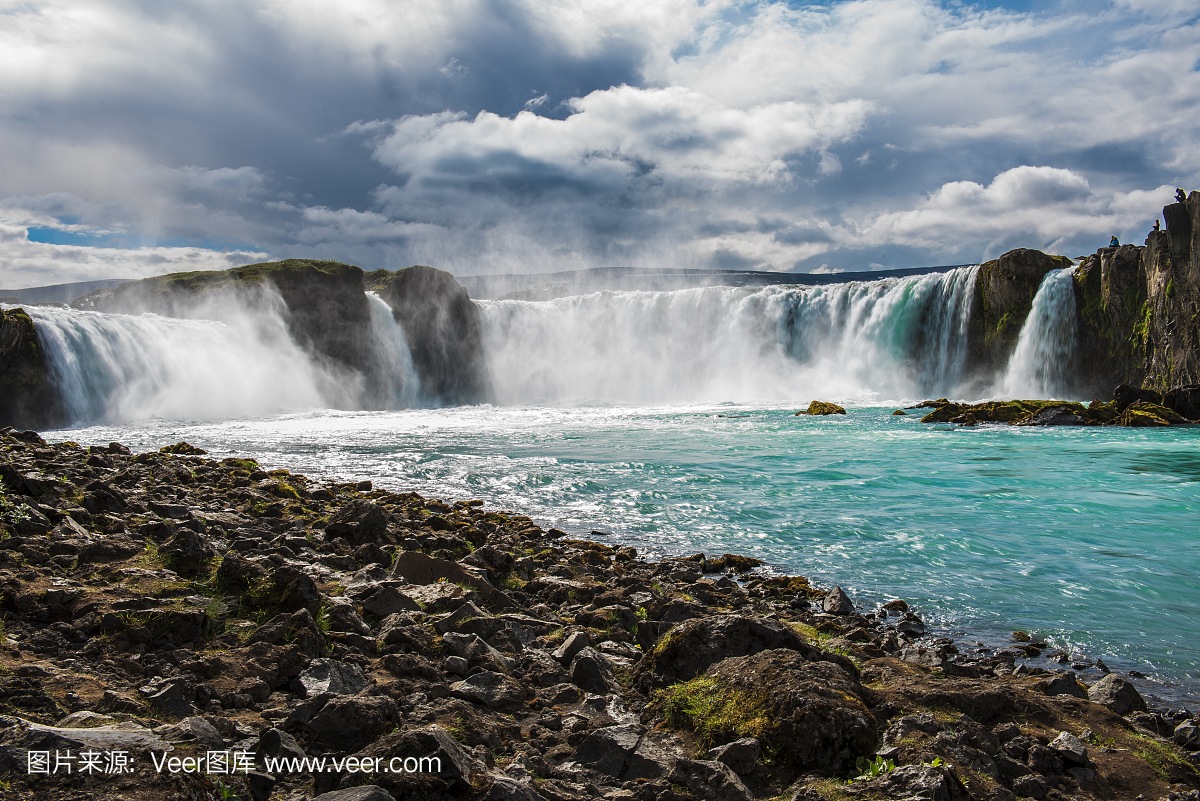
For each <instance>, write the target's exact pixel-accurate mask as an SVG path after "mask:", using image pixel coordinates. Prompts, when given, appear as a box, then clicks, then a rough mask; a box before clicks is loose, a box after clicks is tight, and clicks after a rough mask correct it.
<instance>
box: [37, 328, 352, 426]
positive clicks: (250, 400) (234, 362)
mask: <svg viewBox="0 0 1200 801" xmlns="http://www.w3.org/2000/svg"><path fill="white" fill-rule="evenodd" d="M26 311H27V312H28V313H29V316H30V317H31V318H32V319H33V321H34V323H35V325H36V326H37V331H38V337H39V340H40V342H41V343H42V346H43V348H44V349H45V352H46V356H47V360H48V362H49V365H50V370H51V374H52V376H53V379H54V381H55V383H56V385H57V387H58V389H59V391H60V392H61V393H62V397H63V401H64V404H65V406H66V408H67V411H68V414H69V415H70V417H71V419H72V421H73V423H75V424H87V423H94V422H100V421H105V422H125V421H131V420H138V419H145V418H150V417H163V418H168V419H187V420H195V419H227V418H236V417H252V416H257V415H264V414H273V413H278V412H284V411H293V410H299V409H309V408H315V407H321V406H325V405H328V404H329V401H330V400H331V398H330V397H329V389H328V388H329V387H330V386H331V385H333V384H335V383H336V382H337V377H335V376H331V375H329V374H328V373H325V372H323V371H322V370H321V369H319V368H317V367H316V366H314V365H313V364H312V363H311V361H310V360H309V359H308V357H307V356H306V355H305V354H304V352H303V351H301V350H300V348H299V347H297V346H296V345H295V344H294V343H293V342H292V341H291V339H290V338H289V337H288V335H287V333H286V329H285V327H284V325H283V323H282V322H281V321H280V320H279V319H278V317H275V316H273V315H270V314H265V313H262V312H260V313H258V314H256V315H235V314H233V313H232V312H231V313H230V314H229V315H228V319H227V320H226V321H224V322H217V321H213V320H197V319H177V318H170V317H159V316H157V315H153V314H143V315H128V314H102V313H99V312H89V311H77V310H74V309H65V308H55V307H48V306H30V307H27V308H26Z"/></svg>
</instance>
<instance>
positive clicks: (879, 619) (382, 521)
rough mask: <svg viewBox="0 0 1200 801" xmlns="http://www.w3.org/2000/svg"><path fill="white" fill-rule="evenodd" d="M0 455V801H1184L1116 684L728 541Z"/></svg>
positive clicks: (55, 447) (1164, 734)
mask: <svg viewBox="0 0 1200 801" xmlns="http://www.w3.org/2000/svg"><path fill="white" fill-rule="evenodd" d="M0 479H2V483H0V614H2V616H3V622H2V624H0V797H3V798H5V799H21V800H22V801H24V800H25V799H39V801H40V800H41V799H48V800H50V801H56V800H59V799H63V800H65V799H84V798H95V797H97V796H99V795H109V796H111V797H114V798H129V799H156V801H158V800H159V799H164V798H166V799H208V798H223V799H232V798H240V799H242V800H243V801H249V800H250V799H255V800H256V801H266V799H274V800H275V801H283V800H284V799H288V800H290V801H299V799H311V798H318V797H319V798H321V799H322V800H323V801H350V799H357V801H386V799H388V798H392V799H396V800H397V801H402V800H403V799H443V798H444V799H460V798H461V799H480V800H483V799H490V800H491V801H502V800H503V799H512V800H513V801H531V800H533V801H536V800H537V799H544V801H572V800H573V799H593V798H603V799H614V800H616V799H629V800H630V801H635V800H636V801H641V800H642V799H645V801H677V800H678V801H684V800H685V799H722V800H727V801H750V800H751V799H755V800H758V799H762V800H764V801H765V800H766V799H771V800H772V801H777V800H779V799H782V800H783V801H793V800H796V801H817V800H818V799H826V800H827V801H835V800H836V799H850V798H856V799H864V800H866V799H892V798H923V799H939V800H940V801H957V800H958V799H1013V798H1037V799H1042V798H1046V799H1068V798H1070V799H1074V798H1080V799H1092V798H1094V799H1102V798H1103V799H1124V798H1128V799H1134V798H1146V799H1160V798H1170V799H1188V798H1200V778H1198V774H1197V766H1200V728H1198V723H1200V721H1198V720H1197V719H1196V718H1195V717H1191V716H1189V715H1188V714H1187V713H1185V712H1175V713H1171V712H1166V711H1161V710H1149V709H1147V708H1146V704H1145V701H1144V700H1143V699H1142V697H1141V696H1140V695H1139V694H1138V692H1137V690H1136V689H1135V688H1134V687H1133V686H1132V685H1131V684H1130V683H1129V682H1128V681H1126V680H1125V679H1123V678H1122V677H1120V676H1117V675H1116V674H1109V675H1104V676H1103V677H1102V678H1097V680H1096V681H1094V682H1093V683H1092V684H1091V686H1085V684H1084V683H1083V682H1081V681H1080V680H1079V675H1080V673H1079V672H1078V671H1077V670H1069V669H1065V668H1064V669H1063V670H1050V669H1046V668H1043V667H1037V666H1033V663H1031V662H1029V660H1028V657H1031V656H1035V655H1038V654H1042V653H1043V651H1044V649H1045V645H1044V644H1040V643H1036V642H1030V641H1020V640H1021V638H1015V640H1014V642H1013V643H1012V644H1011V646H1009V647H1005V648H1001V649H991V650H984V649H980V650H979V651H978V652H974V651H973V652H971V653H960V652H959V648H958V647H956V645H955V643H954V642H952V641H950V640H946V639H941V638H937V637H932V636H929V635H927V633H926V630H925V625H924V623H923V622H922V621H921V619H920V617H919V616H918V615H916V614H914V613H913V611H912V610H909V609H908V607H907V605H906V604H904V602H903V601H894V602H891V603H888V604H885V605H883V606H882V607H880V608H879V609H874V610H864V609H861V608H858V607H856V606H855V604H854V603H853V601H852V600H851V599H850V598H848V597H847V596H846V595H845V593H843V592H842V591H841V590H840V589H838V588H835V589H833V590H822V589H819V588H816V587H813V586H812V585H810V584H809V582H808V581H807V580H805V579H804V578H802V577H797V576H778V575H771V574H768V573H765V572H763V571H762V570H760V569H758V568H759V567H760V565H759V563H758V562H757V561H756V560H753V559H749V558H746V557H739V556H735V555H724V556H720V557H715V558H714V557H709V556H704V555H699V554H698V555H695V556H691V557H685V558H669V559H662V560H660V561H656V562H651V561H646V560H644V559H642V558H640V557H639V556H638V554H637V553H636V551H635V550H634V549H633V548H628V547H615V546H612V545H607V544H602V543H596V542H586V541H582V540H575V539H572V538H570V537H568V536H567V535H566V534H565V533H564V532H561V531H557V530H554V529H550V530H543V529H542V528H540V527H539V526H537V525H536V524H534V523H533V522H532V521H531V520H529V519H528V518H526V517H522V516H520V515H513V514H507V513H502V512H496V511H490V510H487V509H485V508H484V507H483V504H482V503H481V502H478V501H465V502H458V503H445V502H442V501H437V500H432V499H427V498H422V497H421V496H418V495H416V494H413V493H393V492H388V491H385V490H380V489H375V488H373V487H372V486H371V485H370V483H369V482H362V483H358V484H338V483H320V482H316V481H311V480H309V479H307V478H305V477H304V476H301V475H297V474H293V473H290V472H288V471H286V470H272V471H265V470H263V469H261V468H260V467H259V465H258V464H257V463H256V462H254V461H253V460H250V459H224V460H220V461H216V460H211V459H208V458H205V455H204V454H203V452H201V451H198V449H195V448H192V447H190V446H188V445H186V444H183V443H180V444H179V445H176V446H171V447H169V448H164V449H163V450H162V451H161V452H152V453H142V454H133V453H130V452H129V450H128V449H127V448H125V447H124V446H121V445H119V444H116V443H114V444H108V445H99V446H90V447H83V446H80V445H77V444H75V443H70V442H65V443H59V444H47V443H46V442H45V441H43V440H42V439H41V438H40V437H39V436H38V435H37V434H35V433H33V432H16V431H12V430H11V429H7V430H2V431H0ZM1075 667H1077V668H1080V667H1084V666H1082V665H1077V666H1075ZM1088 675H1089V676H1090V675H1092V674H1091V673H1089V674H1088ZM1095 675H1096V676H1097V677H1099V676H1100V675H1101V674H1100V673H1098V672H1097V673H1095ZM85 755H97V756H85ZM222 755H224V756H222ZM43 758H44V759H45V760H46V761H44V762H43V761H42V760H43ZM322 758H323V759H324V760H326V762H324V763H318V762H308V763H301V762H289V760H302V759H311V760H320V759H322ZM222 759H223V760H225V761H222ZM85 760H90V761H85ZM409 767H411V768H412V770H408V768H409ZM89 768H90V769H89Z"/></svg>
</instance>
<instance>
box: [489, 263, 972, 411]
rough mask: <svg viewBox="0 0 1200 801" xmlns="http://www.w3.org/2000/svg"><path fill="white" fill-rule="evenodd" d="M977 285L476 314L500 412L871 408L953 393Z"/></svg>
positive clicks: (614, 298) (599, 303) (928, 283)
mask: <svg viewBox="0 0 1200 801" xmlns="http://www.w3.org/2000/svg"><path fill="white" fill-rule="evenodd" d="M977 273H978V268H977V267H969V268H960V269H957V270H953V271H950V272H948V273H940V274H932V275H924V276H917V277H912V278H889V279H884V280H880V281H869V282H853V283H846V284H832V285H827V286H819V287H794V286H769V287H762V288H752V287H738V288H733V287H703V288H697V289H685V290H676V291H669V292H624V291H609V292H597V293H592V294H588V295H580V296H574V297H567V298H560V299H557V300H550V301H518V300H493V301H482V302H481V303H480V306H481V307H482V309H483V317H484V329H485V330H484V337H485V346H486V348H487V351H488V362H489V365H490V367H491V370H492V379H493V385H494V386H495V389H496V395H497V400H498V401H499V402H500V403H560V404H567V403H579V402H631V403H681V402H682V403H687V402H701V401H747V402H750V401H781V400H795V399H797V398H810V397H818V396H819V397H823V398H831V399H845V400H863V401H871V400H880V399H898V398H913V397H917V396H929V395H937V394H950V393H952V392H953V391H954V389H956V388H957V387H958V386H959V385H960V384H961V382H962V381H963V378H964V374H965V369H964V368H965V360H966V341H967V327H968V325H969V323H970V314H971V304H972V300H973V295H974V287H975V280H976V276H977Z"/></svg>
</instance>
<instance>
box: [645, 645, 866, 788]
mask: <svg viewBox="0 0 1200 801" xmlns="http://www.w3.org/2000/svg"><path fill="white" fill-rule="evenodd" d="M696 693H700V694H703V697H705V699H706V703H705V704H704V705H703V706H704V707H705V708H706V709H708V710H709V711H708V712H707V713H701V712H697V708H696V707H695V706H692V705H689V703H688V701H687V699H688V698H690V697H692V696H693V695H694V694H696ZM863 693H864V690H863V688H862V686H861V685H860V684H859V682H858V680H857V678H856V677H855V676H853V675H851V674H850V673H849V672H848V671H847V670H846V669H845V668H843V667H842V666H841V665H839V664H835V663H833V662H824V661H812V660H810V659H807V658H805V656H804V655H802V654H800V653H798V652H795V651H789V650H784V649H779V650H773V651H763V652H761V653H757V654H754V655H752V656H739V657H731V658H729V659H725V660H723V661H721V662H720V663H718V664H716V665H714V666H713V667H712V668H711V669H710V670H709V671H708V672H707V673H705V674H704V676H702V677H698V678H696V679H693V680H692V681H691V682H687V683H684V684H680V685H677V686H676V687H674V688H668V690H666V691H665V694H664V699H665V700H664V702H663V703H664V708H665V710H666V714H667V719H668V722H669V723H671V724H672V725H675V726H682V727H685V728H691V729H693V730H695V731H696V732H697V734H698V736H699V737H700V738H701V739H702V740H704V739H708V740H710V741H713V740H715V741H717V742H720V741H721V740H722V739H726V738H727V739H728V740H733V739H737V738H740V737H746V736H753V737H755V738H757V739H758V741H759V742H760V743H761V747H762V748H763V750H765V751H767V752H768V753H771V754H773V755H774V758H775V763H776V764H777V765H779V766H785V767H786V769H787V770H788V771H792V772H794V773H796V774H799V773H803V772H807V771H815V772H818V773H822V774H825V775H845V774H846V773H847V772H848V771H849V770H850V769H851V768H853V767H854V764H855V760H856V759H857V758H858V757H859V756H861V755H862V754H865V753H870V752H872V751H873V750H874V748H875V727H876V720H875V717H874V716H873V715H872V713H871V711H870V709H868V707H867V705H866V703H865V701H864V700H863ZM677 702H679V704H678V705H677Z"/></svg>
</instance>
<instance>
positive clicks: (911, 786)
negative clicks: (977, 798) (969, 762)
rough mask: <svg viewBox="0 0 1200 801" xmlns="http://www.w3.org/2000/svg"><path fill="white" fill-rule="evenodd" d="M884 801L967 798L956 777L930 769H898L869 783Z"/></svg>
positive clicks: (910, 767)
mask: <svg viewBox="0 0 1200 801" xmlns="http://www.w3.org/2000/svg"><path fill="white" fill-rule="evenodd" d="M869 786H870V788H871V789H872V790H876V791H879V792H881V793H882V794H883V797H884V798H903V799H920V801H971V797H972V796H971V794H970V793H969V792H967V789H966V788H965V787H963V784H962V782H960V781H959V780H958V777H957V776H955V775H954V774H953V773H951V772H950V771H949V770H947V769H945V768H935V767H933V766H932V765H901V766H900V767H898V768H896V769H895V770H893V771H891V772H889V773H886V774H884V775H883V776H881V777H879V778H878V779H875V780H874V781H872V782H871V783H870V785H869Z"/></svg>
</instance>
